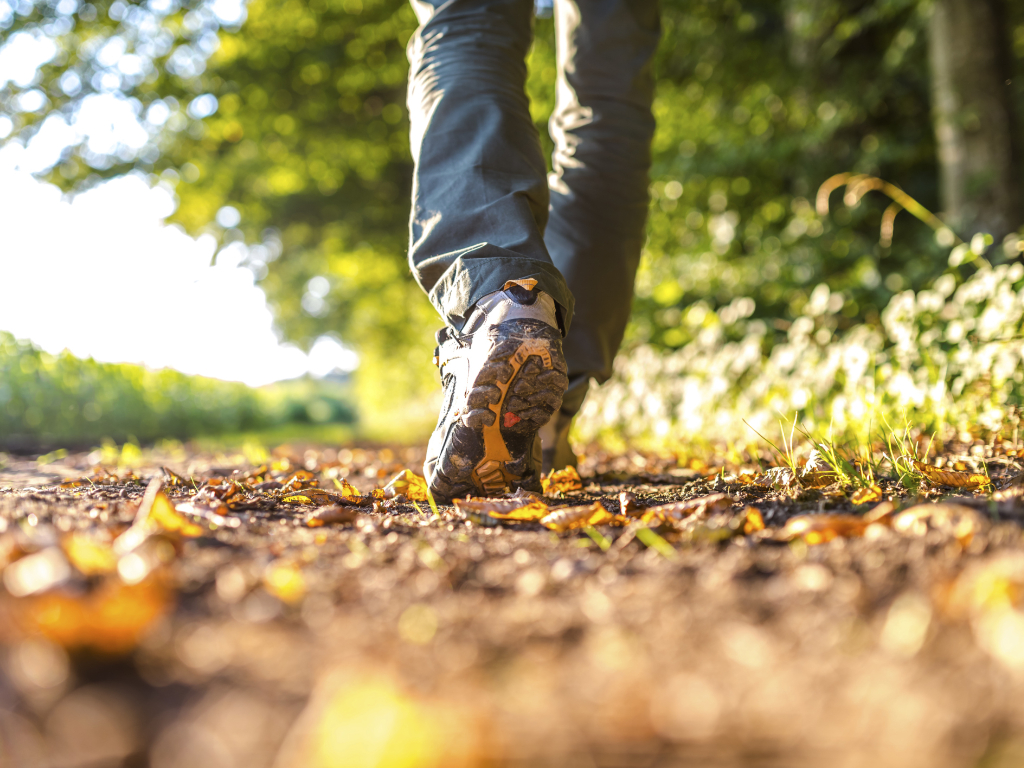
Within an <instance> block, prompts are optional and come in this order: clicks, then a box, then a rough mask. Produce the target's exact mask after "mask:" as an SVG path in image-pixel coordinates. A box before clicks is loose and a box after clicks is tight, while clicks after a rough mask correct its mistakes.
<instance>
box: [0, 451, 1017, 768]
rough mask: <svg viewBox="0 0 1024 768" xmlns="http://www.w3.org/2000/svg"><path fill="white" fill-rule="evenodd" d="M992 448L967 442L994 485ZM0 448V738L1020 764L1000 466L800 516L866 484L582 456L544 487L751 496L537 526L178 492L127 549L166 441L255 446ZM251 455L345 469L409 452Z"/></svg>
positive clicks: (371, 762)
mask: <svg viewBox="0 0 1024 768" xmlns="http://www.w3.org/2000/svg"><path fill="white" fill-rule="evenodd" d="M1014 448H1015V446H1014ZM986 451H987V454H988V455H987V456H986ZM1017 453H1018V452H1017V451H1015V450H1009V451H1001V450H993V449H992V446H989V447H988V448H984V447H982V448H981V450H980V451H979V450H975V451H974V452H973V453H971V452H970V451H966V450H965V456H964V458H965V460H967V459H970V458H973V460H974V466H975V467H978V466H980V465H981V464H984V465H985V467H986V468H987V469H988V471H989V473H990V474H991V476H992V479H993V482H994V486H993V488H994V489H996V490H998V489H1000V488H1003V487H1006V486H1012V485H1013V478H1014V477H1016V476H1018V475H1019V473H1020V472H1021V464H1020V463H1019V462H1020V461H1021V459H1020V458H1019V457H1018V456H1017ZM0 458H2V459H3V460H2V461H0V530H2V531H3V533H2V534H0V567H4V568H5V570H4V584H5V588H6V589H5V591H0V613H2V614H3V615H0V766H12V767H17V768H21V766H119V765H124V766H147V765H151V766H155V767H156V768H172V767H178V766H180V767H181V768H186V767H188V768H194V767H195V766H218V767H221V768H226V767H229V766H239V767H241V766H245V767H246V768H258V767H259V766H281V767H284V766H303V767H304V768H305V767H307V766H328V765H331V766H334V765H337V766H409V767H410V768H411V767H413V766H434V765H436V766H446V768H447V767H448V766H455V767H458V766H477V765H518V766H689V765H693V766H741V765H742V766H802V765H807V766H812V765H814V766H819V765H830V766H862V765H864V766H866V765H872V766H901V767H906V766H929V767H930V768H942V766H986V767H990V766H1017V765H1022V764H1024V612H1022V611H1021V609H1020V601H1021V600H1022V599H1024V537H1022V533H1021V526H1020V520H1021V519H1022V518H1024V503H1021V501H1020V495H1019V494H1017V493H1015V492H1014V491H1013V489H1012V488H1011V489H1010V490H1008V491H1006V490H1004V491H1002V492H1001V493H993V492H992V490H991V489H990V490H989V491H977V492H967V493H964V492H962V491H954V490H951V489H949V488H938V487H937V488H934V489H930V490H927V489H926V490H922V491H920V492H919V493H920V497H914V498H911V497H910V496H908V494H907V491H905V490H904V489H903V488H902V487H901V486H899V485H898V484H896V483H895V482H891V481H887V482H882V483H881V486H882V491H883V493H884V495H885V496H887V497H891V498H892V499H893V501H894V502H895V503H896V505H897V507H898V508H904V507H911V506H913V505H915V504H917V503H919V502H924V503H928V504H932V503H938V502H945V503H946V505H947V506H946V507H944V508H941V509H946V510H947V512H948V510H949V509H952V510H953V512H948V514H946V516H945V517H943V516H942V515H936V516H933V517H927V516H924V517H921V520H920V521H918V522H917V523H914V524H912V525H905V526H902V527H897V526H896V525H875V526H871V527H870V528H868V529H866V530H864V529H863V528H861V529H858V530H855V531H853V532H854V533H863V534H864V535H835V537H834V538H832V539H831V540H829V541H824V542H823V543H818V544H814V543H808V541H807V540H806V537H802V536H800V535H796V534H794V533H793V532H792V530H790V533H789V535H783V534H782V533H781V532H782V531H783V530H789V529H784V528H783V526H784V525H785V523H786V521H787V520H790V519H792V518H793V517H794V516H796V515H803V514H819V515H820V514H826V515H827V514H835V513H840V512H842V513H850V514H853V515H863V514H864V513H865V511H866V510H869V509H871V508H872V505H870V504H869V505H863V506H859V507H857V506H854V505H853V504H852V502H851V501H850V500H849V498H848V495H847V493H846V492H843V491H842V489H839V490H838V491H837V490H836V489H830V488H828V487H825V488H817V489H808V488H773V487H770V486H760V485H754V484H747V483H743V482H730V481H729V480H728V478H723V477H713V478H712V479H710V480H709V479H707V478H706V477H703V476H701V474H700V473H698V472H697V471H694V470H689V469H680V468H678V467H677V466H676V462H675V459H674V458H672V457H670V458H668V459H659V458H657V457H645V456H640V455H629V456H610V455H603V454H599V453H595V454H594V455H591V456H589V457H587V458H586V459H585V460H584V461H583V463H582V464H581V474H582V476H583V488H582V489H581V490H576V491H570V492H567V493H563V494H561V495H560V496H559V497H558V498H551V499H548V500H547V501H548V504H549V505H550V506H551V507H557V506H566V505H576V504H583V503H589V502H591V501H593V500H598V499H599V500H601V501H602V502H603V503H604V505H605V506H606V508H607V509H608V510H609V511H612V512H617V511H619V501H618V499H619V494H620V492H622V491H629V492H631V493H633V494H635V496H636V497H637V498H638V500H639V502H640V504H641V505H644V504H646V505H652V504H663V503H667V502H671V501H678V500H684V499H692V498H698V497H702V496H706V495H708V494H712V493H717V492H727V493H729V494H730V495H731V496H732V497H733V502H732V507H731V509H730V510H728V511H727V513H726V515H727V516H728V515H732V516H733V519H735V515H736V514H737V513H739V512H740V511H741V510H743V509H745V508H747V507H748V506H754V507H756V508H757V509H758V510H760V512H761V515H762V517H763V519H764V521H765V523H766V524H767V528H768V530H767V531H760V532H758V531H754V532H751V533H749V534H745V533H744V532H743V531H742V530H739V531H737V530H735V526H733V528H732V529H730V530H728V531H726V532H725V533H723V530H724V529H723V528H722V527H721V526H719V527H715V525H713V524H712V523H713V522H714V521H713V520H710V519H708V520H705V521H704V523H701V524H700V525H693V524H691V523H688V524H687V525H685V526H676V527H672V526H662V527H661V528H658V529H657V534H658V535H657V536H653V537H652V536H642V535H638V529H637V528H636V527H635V526H627V527H613V526H601V527H599V528H597V529H590V530H573V531H568V532H564V533H555V532H553V531H551V530H547V529H545V528H544V527H542V526H541V525H539V524H537V523H503V524H498V525H481V524H479V520H478V521H477V522H473V521H469V520H466V519H464V517H463V516H462V515H460V514H459V513H458V512H457V510H455V509H454V508H452V507H448V506H444V507H441V508H440V510H439V511H440V515H439V516H435V515H434V514H433V513H432V512H431V511H430V509H429V507H428V506H427V504H425V503H423V502H420V503H419V507H418V508H417V507H416V506H414V505H412V504H408V503H402V502H401V501H400V500H399V501H398V502H388V503H387V504H383V505H382V504H378V505H377V507H376V508H375V509H370V508H365V509H364V510H363V511H362V512H361V513H360V514H359V516H358V517H357V518H356V519H355V520H354V521H351V522H342V523H335V524H328V525H324V526H322V527H316V528H310V527H308V526H307V525H306V523H305V521H306V516H307V514H308V513H309V512H310V511H311V510H310V509H309V508H307V507H303V506H301V505H287V504H276V505H275V504H262V505H261V504H256V505H255V506H256V507H262V508H249V509H242V510H235V511H232V512H231V513H230V515H228V516H227V517H229V518H232V519H237V521H238V523H237V527H231V526H232V525H235V524H234V523H230V524H224V521H221V524H220V525H216V526H212V527H211V526H210V525H209V524H208V523H209V520H196V519H195V518H193V521H194V522H199V523H200V528H201V529H202V530H200V531H199V532H198V533H199V535H194V534H196V531H192V532H191V533H190V532H189V531H178V532H174V531H165V532H163V533H162V534H160V535H157V536H153V537H151V539H150V540H147V541H149V543H148V544H147V543H143V544H142V545H140V547H139V548H137V549H135V550H133V551H131V552H128V553H127V554H126V552H127V550H125V549H124V548H123V547H122V549H120V550H118V545H116V544H115V545H114V549H113V550H111V548H110V544H109V542H110V540H111V539H112V538H113V537H114V536H115V535H118V534H123V532H124V531H125V529H127V528H128V526H129V525H130V524H131V523H132V520H133V518H134V517H135V515H136V513H137V510H138V508H139V505H140V502H141V500H142V497H143V494H144V491H145V486H146V482H147V481H148V480H149V479H150V478H151V477H155V476H161V470H160V467H161V466H169V467H170V468H171V469H172V470H174V472H176V473H178V474H179V475H181V476H183V477H185V478H189V477H197V478H210V477H225V476H230V474H231V472H232V471H235V470H248V469H250V468H251V466H252V462H250V461H248V460H247V459H245V458H244V457H242V456H225V455H221V456H213V455H198V454H187V453H178V454H174V455H161V454H159V453H158V452H156V451H150V452H147V453H146V454H145V455H144V456H143V457H141V458H140V459H139V461H140V463H139V464H138V465H137V466H136V467H135V469H134V475H135V476H136V477H135V478H133V477H131V476H130V475H132V474H133V473H132V472H128V471H127V470H122V471H121V472H120V473H119V474H118V478H117V479H116V480H114V479H110V478H108V480H107V481H106V484H104V483H102V482H94V483H88V484H85V485H81V486H78V487H64V488H61V487H59V485H60V483H62V482H65V481H68V480H72V479H74V478H77V477H80V476H82V475H89V474H90V472H93V466H92V465H93V464H95V463H96V461H97V460H98V457H97V456H96V455H95V454H94V455H87V454H84V453H83V454H73V455H70V456H67V457H65V458H62V459H60V460H58V461H56V462H52V463H48V464H45V465H43V466H40V465H39V464H38V462H37V461H36V459H35V458H34V457H12V456H6V457H0ZM250 458H251V457H250ZM952 460H953V459H952V458H950V461H952ZM270 461H272V462H277V466H278V467H279V468H285V469H282V470H281V471H282V472H284V471H285V470H286V468H290V469H291V470H295V469H301V468H303V467H305V468H307V469H308V470H310V471H312V473H313V475H314V476H315V477H316V479H317V480H318V481H319V482H320V485H321V487H322V488H328V489H330V488H333V487H334V485H333V479H334V478H346V479H348V480H349V481H351V482H352V483H353V484H354V485H355V486H356V487H357V488H359V489H360V490H361V491H363V492H367V491H370V490H371V489H372V488H374V487H380V486H382V485H384V483H386V481H387V480H388V479H389V478H390V477H391V476H392V475H394V474H395V473H396V472H398V471H399V470H401V469H403V468H406V467H409V468H416V467H418V466H420V464H421V462H422V454H421V453H420V452H418V451H416V450H413V449H396V450H390V449H382V450H371V449H366V450H363V449H354V450H342V451H340V452H338V451H336V450H332V449H321V448H315V447H314V448H309V449H305V448H302V449H297V448H293V447H283V448H281V449H279V450H277V451H276V452H275V454H274V456H272V457H270ZM115 473H116V471H115ZM94 477H96V475H94ZM1018 487H1019V486H1018ZM166 493H167V495H168V496H169V497H170V498H171V500H172V501H173V502H174V503H175V504H177V503H180V502H182V501H184V500H187V498H188V497H190V496H191V495H192V494H194V489H193V491H191V492H190V491H189V489H188V487H167V488H166ZM951 496H955V497H956V498H955V499H950V498H949V497H951ZM949 503H956V504H959V505H961V507H952V508H950V507H948V504H949ZM963 507H967V508H968V510H967V512H964V510H963ZM957 510H959V512H957ZM972 510H973V512H972ZM968 513H970V514H968ZM821 519H825V518H821ZM487 522H489V521H487ZM691 522H692V521H691ZM911 522H913V521H911ZM837 525H838V524H837ZM726 527H727V526H726ZM644 530H646V529H644ZM837 531H838V532H839V533H840V534H842V533H844V532H846V533H849V532H850V531H847V530H845V529H842V530H841V529H840V528H836V527H834V528H832V529H826V533H827V535H825V536H823V537H822V536H819V539H820V538H829V536H832V535H834V534H835V533H836V532H837ZM76 537H77V538H76ZM785 539H790V540H788V541H787V540H785ZM79 540H81V541H92V542H93V543H94V544H95V546H94V548H93V549H88V548H86V549H79V550H74V551H72V549H71V547H73V546H77V545H76V544H72V543H69V542H76V541H79ZM816 540H817V539H814V538H812V539H811V541H816ZM154 542H155V543H154ZM147 547H148V549H147ZM94 550H95V551H94ZM114 550H117V553H119V554H120V558H121V559H120V561H119V562H117V563H116V564H112V562H111V561H109V557H110V554H109V553H110V552H111V551H114ZM61 552H63V553H64V554H63V555H61V554H60V553H61ZM47 553H49V554H47ZM54 553H56V554H54ZM30 557H34V558H35V560H29V559H28V558H30ZM104 558H108V559H106V560H105V559H104ZM132 558H134V559H132ZM68 562H71V563H72V565H73V566H74V567H72V568H69V567H68ZM18 563H22V567H19V566H18ZM26 563H28V564H30V566H26V565H25V564H26Z"/></svg>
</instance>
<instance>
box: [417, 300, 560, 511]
mask: <svg viewBox="0 0 1024 768" xmlns="http://www.w3.org/2000/svg"><path fill="white" fill-rule="evenodd" d="M478 345H479V346H478ZM472 355H473V357H476V359H480V358H479V357H477V356H478V355H479V356H483V357H486V361H485V362H484V363H483V364H482V365H480V367H479V369H478V370H477V373H476V376H475V378H474V379H473V382H472V384H471V386H470V387H469V391H468V393H467V395H466V401H465V403H464V405H463V407H462V408H460V414H459V416H458V417H457V418H456V419H454V423H453V424H452V425H451V427H450V430H449V433H448V436H447V439H446V440H445V445H444V448H443V450H442V451H441V455H440V456H439V457H438V464H437V470H438V477H437V478H436V479H437V480H438V481H442V482H435V483H434V485H435V487H437V488H438V489H441V488H444V487H445V486H448V487H449V488H450V491H449V493H448V494H447V495H448V497H449V498H454V497H456V496H459V495H462V494H465V493H470V492H474V491H475V492H477V493H485V494H496V493H501V492H503V491H504V490H505V489H506V488H510V489H513V490H515V489H516V488H525V489H527V490H537V491H539V490H540V474H539V473H540V463H539V458H540V457H539V456H537V457H534V456H533V455H532V454H533V449H534V438H535V437H536V435H537V432H538V431H539V430H540V428H541V427H542V426H544V425H545V424H546V423H547V422H548V419H550V418H551V414H553V413H554V412H555V411H556V410H558V408H559V407H561V404H562V396H563V395H564V394H565V391H566V389H567V388H568V386H569V380H568V377H567V376H566V365H565V359H564V357H563V356H562V340H561V336H560V334H559V333H558V331H557V330H555V329H554V328H552V327H551V326H549V325H547V324H546V323H542V322H539V321H536V320H510V321H508V322H505V323H501V324H500V325H497V326H494V327H493V328H490V329H488V331H487V335H486V336H485V337H484V338H480V339H475V340H474V344H473V351H472ZM454 405H455V404H454V403H453V406H454Z"/></svg>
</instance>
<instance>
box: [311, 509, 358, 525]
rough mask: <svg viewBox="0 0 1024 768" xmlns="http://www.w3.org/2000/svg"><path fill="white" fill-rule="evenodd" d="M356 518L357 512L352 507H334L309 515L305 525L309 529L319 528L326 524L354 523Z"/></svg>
mask: <svg viewBox="0 0 1024 768" xmlns="http://www.w3.org/2000/svg"><path fill="white" fill-rule="evenodd" d="M358 517H359V512H358V511H356V510H355V509H353V508H352V507H342V506H337V505H335V506H331V507H324V508H322V509H318V510H317V511H316V512H312V513H310V515H309V517H307V518H306V525H307V526H309V527H310V528H319V527H320V526H321V525H326V524H327V523H354V522H355V521H356V519H357V518H358Z"/></svg>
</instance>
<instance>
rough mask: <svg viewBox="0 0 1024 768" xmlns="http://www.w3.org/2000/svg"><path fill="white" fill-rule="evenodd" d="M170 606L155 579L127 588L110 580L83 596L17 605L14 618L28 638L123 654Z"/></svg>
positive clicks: (59, 594)
mask: <svg viewBox="0 0 1024 768" xmlns="http://www.w3.org/2000/svg"><path fill="white" fill-rule="evenodd" d="M170 607H171V595H170V594H169V593H168V591H167V589H166V588H165V587H164V586H163V584H161V583H160V582H158V581H156V580H152V579H151V580H147V581H145V582H142V583H140V584H132V585H127V584H123V583H121V582H120V581H118V580H117V579H115V578H108V579H106V580H104V582H103V583H102V584H101V585H100V586H99V587H98V588H97V589H96V590H95V591H93V592H91V593H89V594H87V595H85V596H84V597H83V596H81V595H78V594H66V593H64V592H63V591H60V590H58V591H54V592H49V593H47V594H44V595H39V596H36V597H29V598H24V599H21V600H18V601H15V604H14V606H13V613H14V616H15V621H16V622H17V624H18V625H19V626H20V628H21V629H22V631H23V632H25V633H26V634H30V635H31V634H37V633H38V634H42V635H43V636H44V637H46V638H48V639H50V640H52V641H53V642H55V643H58V644H60V645H62V646H64V647H65V648H82V647H88V648H93V649H94V650H97V651H100V652H102V653H109V654H121V653H127V652H128V651H131V650H132V649H133V648H134V647H135V646H136V645H137V644H138V641H139V638H140V637H141V636H142V635H143V633H144V632H145V631H146V630H147V629H148V628H149V626H150V625H151V624H152V623H153V622H154V621H155V620H156V619H158V618H159V617H161V616H163V615H164V614H165V613H167V612H168V610H169V609H170Z"/></svg>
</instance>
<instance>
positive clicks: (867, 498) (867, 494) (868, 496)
mask: <svg viewBox="0 0 1024 768" xmlns="http://www.w3.org/2000/svg"><path fill="white" fill-rule="evenodd" d="M881 500H882V489H881V488H879V487H878V486H877V485H872V486H869V487H867V488H858V489H857V490H856V491H854V492H853V495H852V496H850V501H852V502H853V503H854V504H870V503H872V502H874V501H881Z"/></svg>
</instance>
